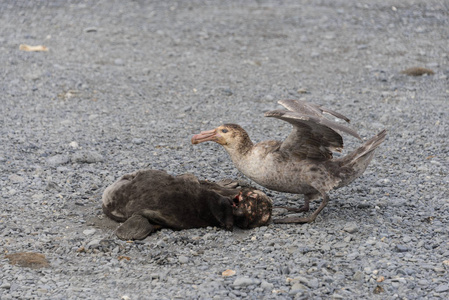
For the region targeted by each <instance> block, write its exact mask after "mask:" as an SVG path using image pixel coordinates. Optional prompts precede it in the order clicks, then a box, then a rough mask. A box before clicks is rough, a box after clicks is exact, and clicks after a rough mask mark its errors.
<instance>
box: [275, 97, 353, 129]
mask: <svg viewBox="0 0 449 300" xmlns="http://www.w3.org/2000/svg"><path fill="white" fill-rule="evenodd" d="M278 103H279V104H280V105H282V106H284V107H285V108H286V109H288V110H291V111H296V112H299V113H302V114H305V115H314V116H316V117H321V116H322V114H323V113H326V114H329V115H332V116H334V117H337V118H339V119H342V120H345V121H346V122H348V123H349V122H350V120H349V119H348V118H347V117H345V116H343V115H342V114H340V113H338V112H336V111H333V110H330V109H327V108H325V107H322V106H320V105H316V104H313V103H309V102H305V101H301V100H290V99H289V100H279V101H278ZM356 137H358V136H356Z"/></svg>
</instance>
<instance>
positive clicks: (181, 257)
mask: <svg viewBox="0 0 449 300" xmlns="http://www.w3.org/2000/svg"><path fill="white" fill-rule="evenodd" d="M178 260H179V262H180V263H181V264H186V263H188V262H189V258H188V257H187V256H184V255H180V256H179V257H178Z"/></svg>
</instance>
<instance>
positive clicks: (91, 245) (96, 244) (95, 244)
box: [83, 229, 101, 248]
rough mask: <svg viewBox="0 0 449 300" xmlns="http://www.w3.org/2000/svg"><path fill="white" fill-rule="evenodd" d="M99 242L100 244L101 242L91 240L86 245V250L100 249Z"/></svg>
mask: <svg viewBox="0 0 449 300" xmlns="http://www.w3.org/2000/svg"><path fill="white" fill-rule="evenodd" d="M94 230H95V229H94ZM84 231H86V230H84ZM84 231H83V233H84ZM100 242H101V240H92V241H90V242H89V243H88V244H87V247H88V248H98V247H100Z"/></svg>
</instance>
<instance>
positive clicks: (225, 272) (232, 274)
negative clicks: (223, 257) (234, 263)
mask: <svg viewBox="0 0 449 300" xmlns="http://www.w3.org/2000/svg"><path fill="white" fill-rule="evenodd" d="M234 275H235V271H234V270H230V269H227V270H226V271H223V272H222V273H221V276H223V277H228V276H234Z"/></svg>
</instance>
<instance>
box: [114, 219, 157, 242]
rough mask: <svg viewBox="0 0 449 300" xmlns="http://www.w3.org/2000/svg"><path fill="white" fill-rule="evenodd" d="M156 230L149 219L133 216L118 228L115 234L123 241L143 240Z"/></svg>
mask: <svg viewBox="0 0 449 300" xmlns="http://www.w3.org/2000/svg"><path fill="white" fill-rule="evenodd" d="M155 230H156V227H155V226H153V225H152V224H150V222H149V221H148V219H147V218H145V217H143V216H141V215H133V216H132V217H130V218H129V219H128V220H126V221H125V223H123V224H122V226H120V227H119V228H117V230H116V231H115V234H116V235H117V237H118V238H119V239H121V240H143V239H144V238H146V237H147V236H148V235H149V234H150V233H152V232H153V231H155Z"/></svg>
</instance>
